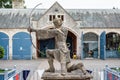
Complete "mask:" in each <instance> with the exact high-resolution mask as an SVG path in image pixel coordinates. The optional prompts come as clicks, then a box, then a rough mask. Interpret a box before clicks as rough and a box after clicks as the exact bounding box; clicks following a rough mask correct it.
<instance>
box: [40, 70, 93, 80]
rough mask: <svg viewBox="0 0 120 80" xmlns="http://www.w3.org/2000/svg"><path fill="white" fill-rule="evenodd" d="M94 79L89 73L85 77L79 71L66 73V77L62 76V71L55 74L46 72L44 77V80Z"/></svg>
mask: <svg viewBox="0 0 120 80" xmlns="http://www.w3.org/2000/svg"><path fill="white" fill-rule="evenodd" d="M92 78H93V77H92V76H91V75H90V74H89V73H87V74H86V75H84V74H82V73H81V72H78V71H74V72H71V73H66V75H65V76H62V75H61V74H60V71H57V72H55V73H50V72H44V73H43V75H42V79H43V80H90V79H92Z"/></svg>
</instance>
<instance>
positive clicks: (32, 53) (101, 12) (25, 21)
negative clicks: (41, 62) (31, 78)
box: [0, 2, 120, 60]
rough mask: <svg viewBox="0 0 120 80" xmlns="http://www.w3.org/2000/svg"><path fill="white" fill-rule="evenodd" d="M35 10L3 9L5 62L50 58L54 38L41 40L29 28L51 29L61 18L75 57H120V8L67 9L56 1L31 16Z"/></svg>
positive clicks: (0, 31)
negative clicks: (48, 52) (54, 20)
mask: <svg viewBox="0 0 120 80" xmlns="http://www.w3.org/2000/svg"><path fill="white" fill-rule="evenodd" d="M31 11H32V9H0V45H1V46H3V47H4V48H5V56H4V58H3V59H37V58H41V57H46V53H45V50H46V49H54V47H55V46H54V44H55V41H54V38H53V39H47V40H38V39H37V34H36V33H29V32H28V31H27V29H28V28H29V26H31V27H32V28H34V29H44V28H50V26H53V23H52V21H53V19H55V18H61V19H62V20H63V27H65V28H66V29H68V36H67V41H66V43H67V46H68V48H69V49H70V56H71V58H72V57H73V54H75V55H77V58H80V59H86V58H93V59H94V58H98V59H103V60H104V59H106V58H119V56H120V53H119V52H118V47H119V43H120V10H119V9H64V8H63V7H62V6H61V5H60V4H59V3H58V2H55V3H54V4H53V5H52V6H51V7H50V8H49V9H35V10H34V11H33V12H32V15H31V16H30V13H31ZM31 37H32V38H31ZM31 41H32V42H31ZM33 44H34V45H33ZM36 49H38V50H40V51H41V52H39V51H38V50H36Z"/></svg>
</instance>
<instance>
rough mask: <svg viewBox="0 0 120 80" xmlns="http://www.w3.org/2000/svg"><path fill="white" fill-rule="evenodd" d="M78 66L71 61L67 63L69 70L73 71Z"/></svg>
mask: <svg viewBox="0 0 120 80" xmlns="http://www.w3.org/2000/svg"><path fill="white" fill-rule="evenodd" d="M76 69H77V68H76V67H75V65H74V64H71V63H70V62H68V63H67V72H71V71H73V70H76Z"/></svg>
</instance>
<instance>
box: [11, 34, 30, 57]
mask: <svg viewBox="0 0 120 80" xmlns="http://www.w3.org/2000/svg"><path fill="white" fill-rule="evenodd" d="M12 40H13V59H32V54H31V52H32V51H31V50H32V49H31V46H32V43H31V40H30V35H29V34H28V33H26V32H19V33H16V34H15V35H14V36H13V38H12Z"/></svg>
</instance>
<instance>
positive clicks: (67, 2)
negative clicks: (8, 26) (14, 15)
mask: <svg viewBox="0 0 120 80" xmlns="http://www.w3.org/2000/svg"><path fill="white" fill-rule="evenodd" d="M56 1H57V2H58V3H59V4H60V5H61V6H62V7H63V8H65V9H78V8H79V9H112V8H113V7H115V8H120V0H25V5H26V6H27V8H33V7H34V6H36V5H37V4H38V3H42V5H39V6H38V8H49V7H50V6H52V4H54V2H56Z"/></svg>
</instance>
